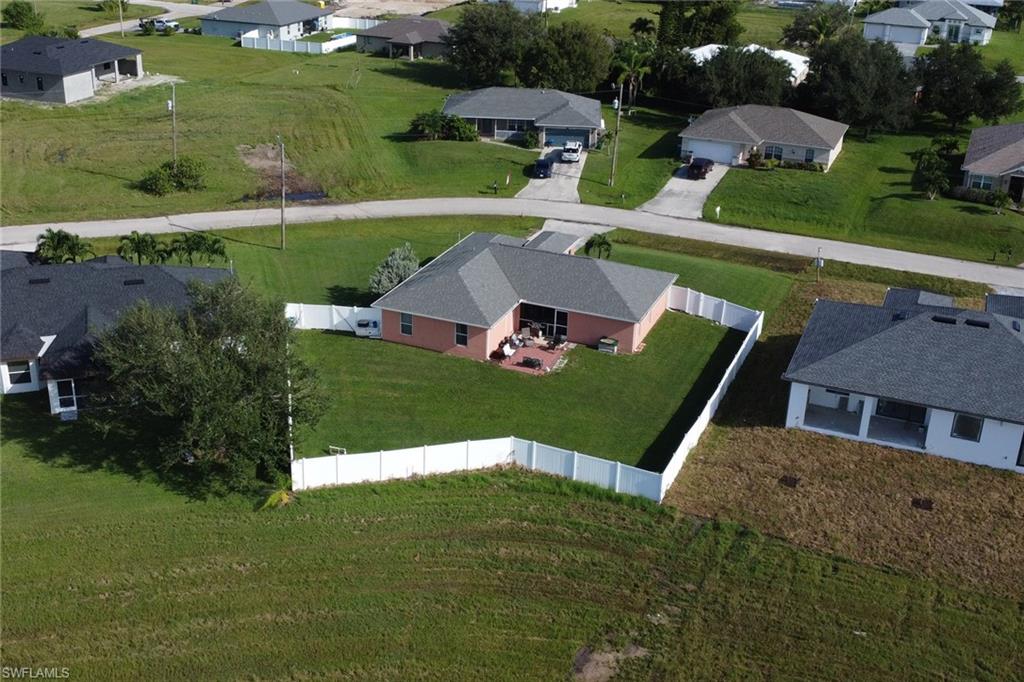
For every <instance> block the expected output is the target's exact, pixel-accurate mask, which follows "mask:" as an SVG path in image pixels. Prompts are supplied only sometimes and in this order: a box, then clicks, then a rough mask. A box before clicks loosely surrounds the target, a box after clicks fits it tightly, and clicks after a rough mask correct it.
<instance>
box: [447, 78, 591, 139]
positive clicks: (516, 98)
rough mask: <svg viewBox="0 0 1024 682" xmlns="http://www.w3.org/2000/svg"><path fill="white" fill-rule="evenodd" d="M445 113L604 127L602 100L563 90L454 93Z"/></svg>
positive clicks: (571, 126)
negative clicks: (602, 121)
mask: <svg viewBox="0 0 1024 682" xmlns="http://www.w3.org/2000/svg"><path fill="white" fill-rule="evenodd" d="M444 113H446V114H455V115H456V116H461V117H463V118H514V119H523V120H527V121H533V122H534V124H535V125H537V126H541V127H558V128H591V129H600V128H601V127H602V123H601V103H600V102H599V101H597V100H596V99H591V98H589V97H580V96H579V95H573V94H571V93H568V92H562V91H561V90H538V89H531V88H499V87H494V88H481V89H480V90H471V91H470V92H462V93H459V94H456V95H451V96H450V97H449V98H448V99H447V101H445V103H444Z"/></svg>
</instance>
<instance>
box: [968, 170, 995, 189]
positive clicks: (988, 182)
mask: <svg viewBox="0 0 1024 682" xmlns="http://www.w3.org/2000/svg"><path fill="white" fill-rule="evenodd" d="M969 184H970V186H971V188H973V189H984V190H991V189H992V186H993V185H994V184H995V183H994V182H993V178H992V176H991V175H974V174H973V173H972V174H971V178H970V183H969Z"/></svg>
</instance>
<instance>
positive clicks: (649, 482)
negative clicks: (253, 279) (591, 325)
mask: <svg viewBox="0 0 1024 682" xmlns="http://www.w3.org/2000/svg"><path fill="white" fill-rule="evenodd" d="M668 307H669V308H670V309H672V310H675V311H678V312H684V313H687V314H690V315H696V316H698V317H703V318H705V319H708V320H712V321H714V322H717V323H718V324H721V325H724V326H728V327H731V328H733V329H738V330H740V331H744V332H746V336H745V337H744V339H743V343H741V344H740V347H739V349H738V350H737V351H736V354H735V355H734V356H733V358H732V362H730V363H729V367H728V368H727V369H726V370H725V374H724V375H723V376H722V379H721V380H720V381H719V382H718V386H716V387H715V390H714V392H713V393H712V394H711V396H710V397H709V398H708V400H707V402H706V403H705V404H704V409H703V410H701V412H700V415H699V416H698V417H697V419H696V421H695V422H694V423H693V426H691V427H690V429H689V430H688V431H687V432H686V433H685V434H684V435H683V438H682V440H681V441H680V442H679V445H678V446H677V447H676V450H675V452H674V453H673V455H672V458H671V459H670V460H669V462H668V464H667V465H666V466H665V469H664V470H663V471H662V472H660V473H658V472H655V471H647V470H646V469H640V468H637V467H634V466H630V465H628V464H623V463H621V462H614V461H611V460H607V459H602V458H600V457H593V456H591V455H586V454H583V453H580V452H575V451H573V450H564V449H562V448H557V447H554V446H552V445H545V444H543V443H538V442H536V441H530V440H525V439H522V438H517V437H515V436H508V437H505V438H491V439H488V440H467V441H462V442H458V443H443V444H441V445H423V446H420V447H414V448H403V449H399V450H379V451H377V452H366V453H360V454H354V455H330V456H327V457H311V458H303V459H298V460H295V461H293V462H292V489H293V490H306V489H309V488H319V487H323V486H332V485H343V484H347V483H363V482H367V481H386V480H390V479H396V478H408V477H410V476H426V475H429V474H442V473H451V472H455V471H467V470H471V469H486V468H489V467H494V466H499V465H503V464H518V465H520V466H522V467H525V468H527V469H530V470H531V471H543V472H545V473H549V474H554V475H556V476H564V477H565V478H569V479H572V480H574V481H580V482H583V483H590V484H592V485H596V486H600V487H602V488H607V489H609V490H614V491H615V492H618V493H625V494H627V495H637V496H639V497H646V498H647V499H650V500H655V501H657V502H660V501H661V500H662V499H664V497H665V493H666V492H667V491H668V489H669V488H670V487H672V483H674V482H675V480H676V476H678V475H679V472H680V470H681V469H682V468H683V464H684V463H685V462H686V457H687V456H688V455H689V454H690V451H691V450H692V449H693V448H694V447H695V446H696V445H697V442H698V441H699V440H700V437H701V435H702V434H703V433H704V429H706V428H707V427H708V424H710V423H711V418H712V417H714V415H715V412H716V410H718V406H719V405H720V404H721V402H722V399H723V398H725V394H726V392H727V391H728V390H729V385H730V384H732V381H733V379H735V378H736V375H737V374H738V373H739V371H740V367H742V366H743V362H744V361H745V360H746V359H747V356H748V355H749V354H750V351H751V349H752V348H753V347H754V344H755V343H757V338H758V337H759V336H760V335H761V327H762V325H763V323H764V313H763V312H761V311H759V310H751V309H750V308H744V307H743V306H740V305H736V304H735V303H730V302H729V301H726V300H725V299H722V298H716V297H714V296H708V295H707V294H704V293H701V292H699V291H695V290H693V289H687V288H684V287H675V286H674V287H672V290H671V291H670V292H669V305H668ZM374 313H376V318H372V317H371V316H372V315H373V314H374ZM285 314H286V315H287V316H288V317H290V318H292V319H294V320H295V321H296V326H297V327H298V328H299V329H332V330H340V331H355V322H356V321H357V320H359V319H376V320H377V321H378V324H379V322H380V310H378V309H376V308H357V307H348V306H325V305H305V304H302V303H289V304H287V307H286V312H285Z"/></svg>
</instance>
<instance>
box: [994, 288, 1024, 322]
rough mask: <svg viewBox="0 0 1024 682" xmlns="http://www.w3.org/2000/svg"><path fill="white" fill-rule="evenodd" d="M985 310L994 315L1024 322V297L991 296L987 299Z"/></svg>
mask: <svg viewBox="0 0 1024 682" xmlns="http://www.w3.org/2000/svg"><path fill="white" fill-rule="evenodd" d="M985 310H986V311H988V312H990V313H992V314H994V315H1005V316H1007V317H1012V318H1015V319H1018V320H1024V296H1010V295H1009V294H989V295H988V296H986V297H985Z"/></svg>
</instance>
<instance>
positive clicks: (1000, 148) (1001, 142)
mask: <svg viewBox="0 0 1024 682" xmlns="http://www.w3.org/2000/svg"><path fill="white" fill-rule="evenodd" d="M1021 166H1024V123H1009V124H1007V125H1001V126H985V127H983V128H975V129H974V130H972V131H971V141H970V142H968V143H967V154H966V155H965V156H964V163H963V166H961V168H962V169H963V170H965V171H970V172H971V173H976V174H978V175H1002V174H1003V173H1007V172H1009V171H1011V170H1013V169H1015V168H1020V167H1021Z"/></svg>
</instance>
